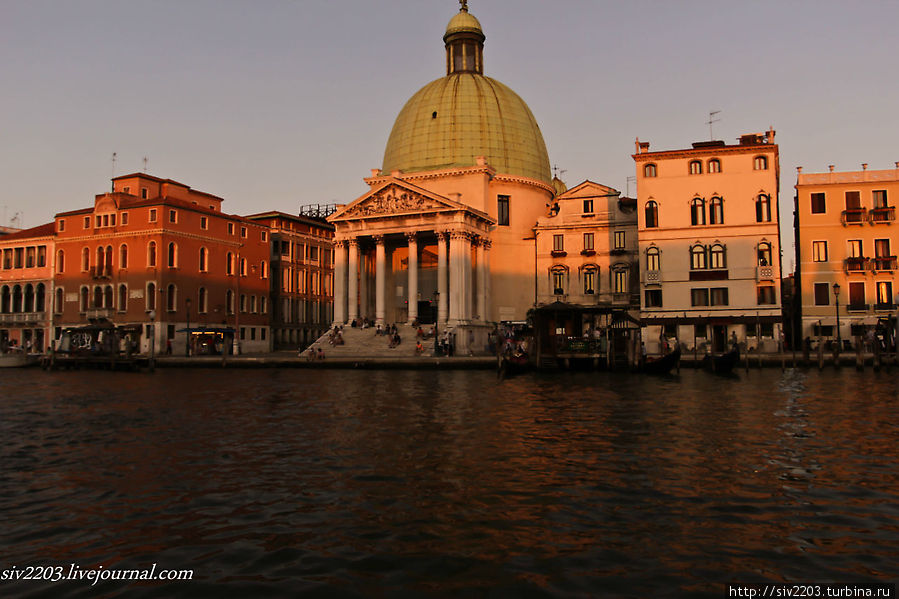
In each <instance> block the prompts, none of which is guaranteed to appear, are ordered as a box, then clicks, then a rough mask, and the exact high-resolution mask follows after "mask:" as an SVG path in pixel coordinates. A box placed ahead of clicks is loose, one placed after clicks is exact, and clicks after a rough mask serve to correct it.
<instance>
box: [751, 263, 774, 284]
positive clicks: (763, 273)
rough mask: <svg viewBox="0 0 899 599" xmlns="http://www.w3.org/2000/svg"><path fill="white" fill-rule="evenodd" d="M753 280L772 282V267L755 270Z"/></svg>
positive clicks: (761, 267) (760, 267)
mask: <svg viewBox="0 0 899 599" xmlns="http://www.w3.org/2000/svg"><path fill="white" fill-rule="evenodd" d="M755 280H756V281H773V280H774V267H773V266H759V267H758V268H756V270H755Z"/></svg>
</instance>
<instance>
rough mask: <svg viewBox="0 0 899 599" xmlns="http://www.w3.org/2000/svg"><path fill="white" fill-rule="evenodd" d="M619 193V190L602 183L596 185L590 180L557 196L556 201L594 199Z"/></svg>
mask: <svg viewBox="0 0 899 599" xmlns="http://www.w3.org/2000/svg"><path fill="white" fill-rule="evenodd" d="M618 193H620V192H619V191H618V190H617V189H614V188H612V187H608V186H606V185H602V184H600V183H594V182H593V181H590V180H589V179H588V180H586V181H584V182H583V183H579V184H577V185H575V186H574V187H572V188H571V189H569V190H568V191H566V192H565V193H563V194H561V195H559V196H557V198H556V199H558V200H570V199H577V198H594V197H596V196H608V195H617V194H618Z"/></svg>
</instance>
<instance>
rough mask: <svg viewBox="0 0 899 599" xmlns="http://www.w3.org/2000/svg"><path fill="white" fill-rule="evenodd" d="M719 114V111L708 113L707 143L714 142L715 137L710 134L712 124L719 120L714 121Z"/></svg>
mask: <svg viewBox="0 0 899 599" xmlns="http://www.w3.org/2000/svg"><path fill="white" fill-rule="evenodd" d="M716 114H721V111H720V110H712V111H710V112H709V141H714V139H715V136H714V134H712V123H717V122H718V121H720V120H721V119H716V118H715V115H716Z"/></svg>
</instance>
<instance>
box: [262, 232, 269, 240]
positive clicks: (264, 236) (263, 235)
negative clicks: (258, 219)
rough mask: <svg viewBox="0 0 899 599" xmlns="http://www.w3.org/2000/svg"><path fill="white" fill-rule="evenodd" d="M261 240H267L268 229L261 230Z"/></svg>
mask: <svg viewBox="0 0 899 599" xmlns="http://www.w3.org/2000/svg"><path fill="white" fill-rule="evenodd" d="M262 241H268V231H263V232H262Z"/></svg>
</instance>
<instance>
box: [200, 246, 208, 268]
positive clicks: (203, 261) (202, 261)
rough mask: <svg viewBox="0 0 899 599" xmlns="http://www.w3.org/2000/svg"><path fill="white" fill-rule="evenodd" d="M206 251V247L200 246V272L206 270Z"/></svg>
mask: <svg viewBox="0 0 899 599" xmlns="http://www.w3.org/2000/svg"><path fill="white" fill-rule="evenodd" d="M206 262H207V252H206V248H200V272H206V268H207V264H206Z"/></svg>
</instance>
